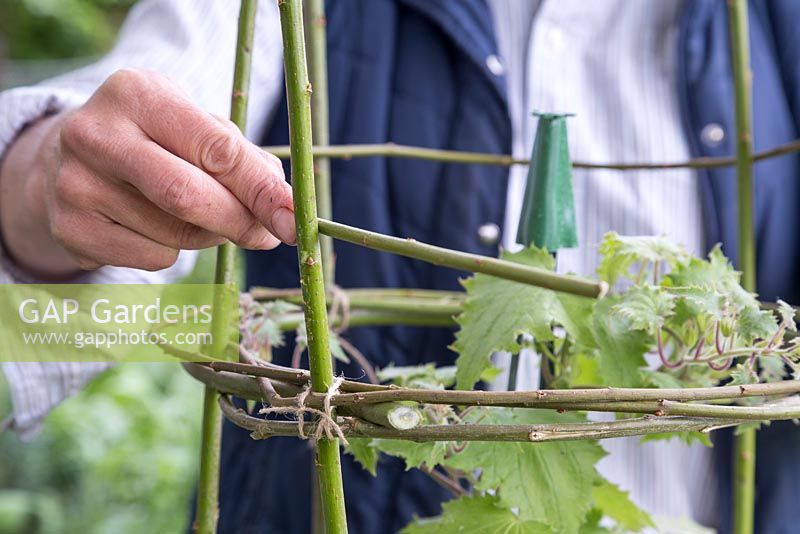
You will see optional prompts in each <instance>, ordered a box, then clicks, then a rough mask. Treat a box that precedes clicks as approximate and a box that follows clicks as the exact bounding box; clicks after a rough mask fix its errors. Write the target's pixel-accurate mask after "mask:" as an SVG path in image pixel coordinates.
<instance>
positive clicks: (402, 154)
mask: <svg viewBox="0 0 800 534" xmlns="http://www.w3.org/2000/svg"><path fill="white" fill-rule="evenodd" d="M262 148H263V149H264V150H266V151H267V152H269V153H271V154H273V155H275V156H277V157H279V158H283V159H286V158H288V157H289V147H288V146H265V147H262ZM795 152H800V139H795V140H794V141H789V142H788V143H784V144H782V145H778V146H776V147H774V148H770V149H767V150H763V151H761V152H758V153H756V154H754V155H753V161H762V160H766V159H771V158H776V157H778V156H783V155H786V154H793V153H795ZM314 154H315V155H316V156H317V157H326V158H337V159H352V158H364V157H390V158H413V159H421V160H429V161H441V162H444V163H468V164H469V163H472V164H479V165H497V166H501V167H509V166H511V165H528V164H530V160H529V159H526V158H514V157H512V156H509V155H507V154H486V153H480V152H461V151H457V150H438V149H432V148H425V147H418V146H408V145H397V144H394V143H383V144H372V145H333V146H315V147H314ZM735 164H736V157H734V156H722V157H705V158H694V159H690V160H687V161H674V162H655V163H652V162H630V163H623V162H611V163H594V162H586V161H573V162H572V166H573V167H574V168H576V169H608V170H615V171H639V170H651V171H659V170H665V169H713V168H719V167H732V166H734V165H735Z"/></svg>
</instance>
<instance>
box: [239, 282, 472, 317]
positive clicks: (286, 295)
mask: <svg viewBox="0 0 800 534" xmlns="http://www.w3.org/2000/svg"><path fill="white" fill-rule="evenodd" d="M340 291H341V292H342V293H343V294H344V295H345V296H346V297H347V306H348V307H349V308H350V309H351V310H370V311H388V312H394V313H401V314H402V313H408V314H412V315H435V316H443V317H452V316H453V315H457V314H459V313H461V307H462V306H463V304H464V298H465V296H466V295H465V293H463V292H461V293H459V292H456V291H428V290H413V289H399V290H387V289H376V290H371V289H342V290H340ZM249 293H250V295H251V296H252V297H253V298H254V299H255V300H259V301H265V300H267V301H269V300H284V301H287V302H291V303H293V304H302V303H303V296H302V294H301V293H300V290H299V289H272V288H266V287H255V288H252V289H251V290H250V291H249ZM332 300H333V296H332V295H331V294H329V295H328V303H329V304H330V303H331V301H332Z"/></svg>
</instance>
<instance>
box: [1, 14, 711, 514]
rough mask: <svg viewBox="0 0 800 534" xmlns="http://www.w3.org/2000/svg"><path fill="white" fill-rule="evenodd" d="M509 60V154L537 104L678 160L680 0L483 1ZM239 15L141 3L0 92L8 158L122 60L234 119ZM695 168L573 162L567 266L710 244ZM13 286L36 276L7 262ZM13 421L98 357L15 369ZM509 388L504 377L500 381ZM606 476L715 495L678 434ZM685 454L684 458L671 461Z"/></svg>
mask: <svg viewBox="0 0 800 534" xmlns="http://www.w3.org/2000/svg"><path fill="white" fill-rule="evenodd" d="M488 3H489V6H490V8H491V10H492V14H493V19H494V21H495V27H496V34H497V39H498V47H499V50H500V55H499V57H498V56H490V57H488V58H486V61H487V66H489V68H490V70H491V71H492V72H494V73H495V74H496V75H498V76H506V77H507V82H508V87H509V94H508V97H509V111H510V118H511V122H512V127H513V134H514V135H513V152H514V155H515V156H517V157H524V156H527V155H529V151H530V147H531V145H532V142H533V133H534V132H535V127H536V124H535V119H534V118H533V117H532V116H531V115H530V113H529V112H530V111H531V110H533V109H538V110H544V111H556V112H561V111H564V112H571V113H575V114H576V116H575V117H574V118H572V119H569V141H570V148H571V151H572V156H573V157H574V158H575V159H580V160H585V161H599V162H603V161H682V160H685V159H687V158H688V157H689V150H688V146H687V142H686V139H685V138H684V135H683V132H682V131H681V121H680V115H679V110H678V102H677V94H676V91H675V87H676V79H675V73H676V65H675V61H676V58H675V54H676V50H677V46H676V45H677V43H676V34H677V17H678V14H679V12H680V8H681V5H682V2H681V1H679V0H673V1H664V0H640V1H637V2H630V1H625V0H594V1H593V2H586V1H585V0H557V1H556V0H545V1H539V0H489V2H488ZM276 11H277V10H276V7H275V2H261V4H260V7H259V14H258V21H257V25H258V31H257V32H256V43H255V50H254V56H255V57H257V58H258V61H257V62H256V63H255V64H254V69H253V81H252V89H251V106H250V112H249V120H248V124H249V125H250V128H249V130H248V136H249V137H250V138H252V139H258V138H259V136H260V133H261V131H262V129H263V128H264V127H265V125H266V124H267V123H268V120H269V117H270V116H271V114H272V113H273V111H274V109H275V107H276V104H277V101H278V98H279V95H280V93H281V91H282V86H281V81H282V67H281V52H282V48H281V38H280V27H279V21H278V17H277V12H276ZM235 33H236V13H235V10H232V9H230V4H229V3H228V2H223V1H222V0H144V1H141V2H139V4H137V5H136V6H135V7H134V9H133V10H132V11H131V14H130V15H129V17H128V20H127V21H126V23H125V24H124V26H123V28H122V30H121V32H120V36H119V41H118V43H117V45H116V46H115V48H114V49H113V50H112V51H111V52H110V53H109V54H108V55H107V56H106V57H104V58H103V59H102V60H100V61H99V62H98V63H97V64H95V65H92V66H90V67H88V68H85V69H82V70H79V71H76V72H73V73H70V74H67V75H65V76H61V77H59V78H56V79H54V80H50V81H48V82H45V83H43V84H41V85H39V86H37V87H29V88H19V89H15V90H11V91H7V92H6V93H2V94H0V156H2V154H3V152H4V151H5V149H6V148H7V146H8V145H9V143H10V142H11V141H12V140H13V138H14V136H15V135H16V134H17V133H18V131H19V130H20V129H21V128H22V127H23V126H24V124H26V123H28V122H30V121H32V120H35V119H36V118H38V117H40V116H42V115H43V114H44V113H48V112H54V111H58V110H61V109H65V108H68V107H73V106H77V105H80V104H81V103H82V102H84V101H85V100H86V98H88V96H89V95H90V94H91V93H92V91H93V90H94V89H95V88H96V87H97V86H98V85H99V84H100V83H102V81H103V80H104V79H105V78H106V77H107V76H108V75H110V74H111V73H112V72H114V71H115V70H117V69H119V68H122V67H141V68H147V69H149V70H156V71H160V72H162V73H165V74H167V75H169V76H170V77H172V78H173V79H175V80H176V81H177V82H178V83H179V84H180V85H182V86H183V87H184V88H185V89H186V90H187V91H188V92H189V94H190V96H191V97H192V98H193V100H194V101H195V102H196V103H197V104H198V105H200V106H201V107H203V108H205V109H207V110H209V111H211V112H214V113H218V114H227V110H228V106H229V99H228V94H229V90H230V86H231V83H232V61H231V58H232V57H233V55H234V49H233V47H234V43H235ZM526 172H527V169H525V168H523V167H514V168H512V169H511V171H510V182H509V188H508V196H507V218H506V221H505V235H504V236H503V243H504V246H505V247H506V248H510V249H514V248H516V247H517V246H518V245H516V243H515V242H514V236H515V235H516V226H517V220H518V217H519V212H520V209H521V203H522V193H523V190H524V183H525V175H526ZM695 178H696V177H695V176H694V175H693V173H692V171H691V170H688V169H678V170H669V171H659V172H658V173H653V172H649V173H648V172H626V173H621V172H615V171H605V170H582V169H576V171H575V173H574V189H575V207H576V214H577V224H578V235H579V240H580V243H581V245H580V246H579V247H577V248H575V249H571V250H565V251H562V252H560V253H559V256H558V269H559V271H562V272H567V271H570V272H577V273H581V274H592V273H593V272H594V270H595V269H596V266H597V244H598V243H599V241H600V239H601V238H602V235H603V234H604V233H605V232H607V231H610V230H614V231H617V232H619V233H621V234H625V235H661V234H663V235H667V236H669V237H670V238H671V239H673V240H674V241H676V242H678V243H681V244H683V245H684V246H685V247H686V249H687V250H688V251H689V252H691V253H694V254H700V253H702V252H703V249H704V243H703V235H702V232H701V229H702V220H701V211H700V195H699V191H698V183H697V181H696V179H695ZM191 262H192V257H191V256H190V255H188V254H183V255H182V258H181V261H180V262H179V264H178V265H176V266H175V267H174V268H172V269H169V270H167V271H163V272H160V273H143V272H141V271H134V270H130V269H118V268H104V269H100V270H99V271H97V272H95V273H91V274H87V275H86V281H90V282H97V283H107V282H111V281H116V282H151V283H157V282H166V281H170V280H174V279H175V278H176V277H177V276H179V275H180V274H182V273H183V272H185V271H186V269H187V267H188V266H189V265H191ZM1 276H3V277H4V278H5V280H4V281H6V282H14V281H18V282H19V281H24V280H27V281H30V280H28V279H26V278H25V277H24V275H23V273H15V272H14V271H13V267H12V266H10V265H6V269H5V272H3V273H2V275H1ZM535 360H536V358H535V355H527V356H526V357H524V358H523V360H522V362H521V368H520V376H521V377H522V378H521V379H522V380H524V382H523V383H522V384H521V386H522V387H529V388H532V387H536V385H537V384H538V371H537V370H536V369H537V368H538V365H537V364H536V361H535ZM3 369H4V371H5V373H6V376H7V378H8V382H9V383H10V384H11V390H12V397H13V403H14V414H15V418H16V428H17V429H18V430H19V431H21V432H22V433H23V434H31V433H32V432H33V431H35V429H36V428H37V426H38V424H39V423H40V421H41V419H42V418H43V417H44V416H45V415H46V414H47V412H48V411H49V410H50V409H52V407H53V406H55V405H56V404H57V403H58V402H60V401H61V400H63V399H64V398H65V397H67V396H69V395H71V394H73V393H75V392H76V391H77V390H78V389H79V388H80V387H81V386H82V385H83V384H85V383H86V382H87V381H88V380H89V379H90V378H91V377H92V376H94V375H95V374H96V373H97V372H99V371H101V370H102V366H99V365H90V364H35V363H25V364H11V363H6V364H4V365H3ZM503 383H504V382H503ZM603 445H604V447H605V448H606V449H607V450H608V451H609V452H610V454H609V456H608V457H607V458H606V459H604V460H602V461H601V463H600V469H601V471H602V472H603V474H604V475H606V476H607V477H609V478H610V479H611V480H613V481H614V482H616V483H618V484H620V485H621V487H622V488H623V489H626V490H628V491H630V492H631V495H632V498H633V499H634V500H635V501H636V502H637V503H638V504H639V505H641V506H643V507H644V508H645V509H647V510H648V511H650V512H651V513H654V514H656V515H668V516H672V517H681V516H687V517H692V518H694V519H695V520H699V521H703V522H706V523H707V522H708V517H709V516H710V515H711V513H712V511H713V509H714V504H713V502H711V501H710V500H709V498H708V495H712V494H713V492H712V491H709V488H711V487H713V486H712V484H713V470H712V469H711V461H710V453H709V452H708V451H707V450H705V449H702V448H699V447H687V446H684V445H681V444H679V443H677V442H676V441H675V440H673V441H670V442H651V443H648V444H639V443H638V440H636V439H617V440H609V441H606V442H604V443H603ZM676 465H679V466H681V467H682V469H675V466H676Z"/></svg>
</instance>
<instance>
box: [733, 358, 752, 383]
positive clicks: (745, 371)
mask: <svg viewBox="0 0 800 534" xmlns="http://www.w3.org/2000/svg"><path fill="white" fill-rule="evenodd" d="M730 377H731V381H730V385H731V386H738V385H740V384H744V385H746V384H755V383H756V382H758V375H756V372H755V370H753V369H751V368H749V367H748V366H746V365H744V364H741V363H740V364H738V365H737V366H736V367H735V368H734V369H733V371H731V373H730Z"/></svg>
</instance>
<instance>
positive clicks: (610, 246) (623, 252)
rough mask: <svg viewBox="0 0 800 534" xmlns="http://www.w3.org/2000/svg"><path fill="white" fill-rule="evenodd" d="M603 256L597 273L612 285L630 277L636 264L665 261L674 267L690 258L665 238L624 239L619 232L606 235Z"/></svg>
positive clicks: (601, 246) (634, 237)
mask: <svg viewBox="0 0 800 534" xmlns="http://www.w3.org/2000/svg"><path fill="white" fill-rule="evenodd" d="M600 255H601V260H600V265H599V266H598V268H597V274H598V276H600V279H601V280H604V281H606V282H607V283H608V285H610V286H613V285H614V284H615V283H616V282H617V280H619V279H620V278H622V277H625V276H627V275H628V273H629V271H630V269H631V267H632V266H633V265H634V264H635V263H637V262H648V263H653V262H663V263H665V264H666V265H668V266H672V265H674V264H675V263H676V262H678V261H679V260H683V259H684V258H686V257H687V254H686V252H685V251H684V250H683V248H681V247H680V246H679V245H676V244H675V243H673V242H671V241H669V240H668V239H666V238H664V237H654V236H621V235H619V234H617V233H616V232H608V233H607V234H606V235H605V236H603V241H602V242H601V243H600ZM665 270H666V269H665Z"/></svg>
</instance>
